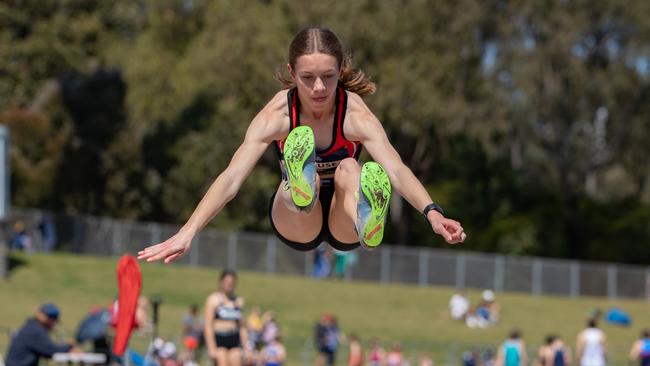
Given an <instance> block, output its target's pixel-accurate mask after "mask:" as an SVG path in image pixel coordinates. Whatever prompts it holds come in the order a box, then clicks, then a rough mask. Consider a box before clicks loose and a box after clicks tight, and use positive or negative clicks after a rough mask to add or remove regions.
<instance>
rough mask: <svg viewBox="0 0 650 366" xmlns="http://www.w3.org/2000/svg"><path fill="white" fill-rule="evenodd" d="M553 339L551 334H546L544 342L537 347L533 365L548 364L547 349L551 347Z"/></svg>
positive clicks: (545, 365)
mask: <svg viewBox="0 0 650 366" xmlns="http://www.w3.org/2000/svg"><path fill="white" fill-rule="evenodd" d="M554 339H555V336H553V335H548V336H546V338H545V339H544V343H543V344H542V345H541V346H539V348H538V349H537V359H536V360H535V363H534V365H536V366H548V365H550V364H549V363H548V362H549V360H550V358H549V349H550V347H551V344H552V343H553V340H554Z"/></svg>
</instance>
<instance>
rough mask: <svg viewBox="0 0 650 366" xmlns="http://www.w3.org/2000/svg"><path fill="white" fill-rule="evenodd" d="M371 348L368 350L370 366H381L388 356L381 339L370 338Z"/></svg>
mask: <svg viewBox="0 0 650 366" xmlns="http://www.w3.org/2000/svg"><path fill="white" fill-rule="evenodd" d="M369 348H370V350H369V351H368V365H369V366H381V365H383V364H384V360H385V358H386V352H384V349H383V348H382V347H381V345H380V344H379V341H378V340H377V339H376V338H373V339H372V340H370V346H369Z"/></svg>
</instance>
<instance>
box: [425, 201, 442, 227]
mask: <svg viewBox="0 0 650 366" xmlns="http://www.w3.org/2000/svg"><path fill="white" fill-rule="evenodd" d="M431 210H436V211H438V212H440V214H441V215H443V216H444V215H445V211H444V210H443V209H442V207H440V205H439V204H437V203H434V202H431V203H429V204H428V205H427V206H426V207H425V208H424V210H422V215H424V219H425V220H427V221H428V222H429V217H428V215H429V212H430V211H431Z"/></svg>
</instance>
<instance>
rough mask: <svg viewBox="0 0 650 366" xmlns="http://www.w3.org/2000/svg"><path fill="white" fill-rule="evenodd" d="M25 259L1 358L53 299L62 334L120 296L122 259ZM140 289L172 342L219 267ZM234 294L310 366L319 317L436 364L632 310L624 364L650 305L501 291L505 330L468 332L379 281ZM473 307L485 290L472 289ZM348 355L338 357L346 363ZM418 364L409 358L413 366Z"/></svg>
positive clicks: (428, 294) (418, 293) (149, 278)
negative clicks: (273, 321) (514, 334)
mask: <svg viewBox="0 0 650 366" xmlns="http://www.w3.org/2000/svg"><path fill="white" fill-rule="evenodd" d="M13 258H14V260H16V261H18V262H22V264H20V265H19V266H17V267H16V268H15V269H14V270H13V271H12V273H11V276H10V277H9V279H8V280H5V281H1V280H0V298H1V299H2V311H0V352H1V353H3V354H4V352H5V350H6V348H7V343H8V337H7V331H6V329H7V328H8V327H9V328H14V329H15V328H17V327H19V326H20V325H21V324H22V322H23V321H24V320H25V318H26V317H28V316H30V315H31V314H32V313H33V312H34V310H35V309H36V308H37V307H38V305H39V304H41V303H43V302H45V301H53V302H56V303H57V304H58V305H59V306H60V307H61V309H62V322H61V324H60V330H66V331H67V332H68V334H70V333H72V331H73V330H74V329H75V328H76V325H77V324H78V321H79V320H80V319H81V318H82V316H83V315H84V314H85V313H86V312H87V311H88V309H90V307H91V306H93V305H106V304H108V303H110V302H111V300H112V299H113V297H114V296H115V295H116V291H117V281H116V276H115V264H116V262H117V259H114V258H98V257H87V256H75V255H69V254H50V255H43V254H33V255H23V254H20V255H14V257H13ZM141 266H142V272H143V293H144V294H145V295H147V296H149V297H151V296H153V295H157V296H160V298H161V299H162V300H163V305H162V307H161V318H162V319H161V324H160V334H161V335H163V336H165V337H168V338H173V337H177V336H178V335H179V333H180V330H181V318H182V314H183V313H184V312H185V310H186V309H187V307H188V306H189V305H190V304H192V303H199V304H200V305H202V304H203V301H204V299H205V297H206V296H207V294H208V293H210V292H211V291H213V290H214V289H215V288H216V286H217V276H218V274H219V269H217V268H214V269H210V268H192V267H184V266H180V265H169V266H165V265H162V264H146V263H144V264H141ZM238 292H239V294H240V295H242V296H243V297H244V298H245V299H246V303H247V304H248V305H259V306H260V307H261V308H262V309H263V310H266V309H272V310H274V311H275V313H276V316H277V319H278V321H279V324H280V326H281V328H282V333H283V336H284V338H285V339H286V341H287V345H288V351H289V353H290V358H291V361H292V362H291V364H301V363H302V362H303V361H304V360H309V363H311V359H312V354H311V353H310V352H313V350H311V349H310V347H311V344H312V343H313V341H312V333H313V326H314V323H315V321H316V320H317V319H318V316H319V314H321V313H322V312H325V311H327V312H331V313H333V314H335V315H336V316H337V317H338V320H339V323H340V326H341V328H342V330H343V331H344V332H356V333H358V334H359V335H360V336H361V338H362V340H363V341H367V340H368V339H369V338H371V337H377V338H379V339H380V340H381V341H382V342H383V343H384V344H388V343H392V342H393V341H400V342H401V343H402V345H403V347H404V348H405V351H406V354H407V356H410V358H411V359H412V360H414V359H415V356H416V355H417V353H418V352H420V351H425V352H428V353H430V354H434V355H435V358H436V363H437V364H439V365H440V364H444V362H445V361H446V360H447V358H448V357H451V356H454V357H458V355H459V352H460V351H462V350H465V349H468V348H470V347H472V346H473V345H478V346H485V345H492V346H496V345H497V344H498V343H500V342H501V340H502V339H503V338H504V337H505V336H506V334H507V332H508V330H509V329H510V328H511V327H513V326H517V327H519V328H520V329H521V330H522V331H523V334H524V339H525V340H526V341H527V344H528V346H529V347H536V346H537V345H539V343H540V342H541V341H542V339H543V337H544V335H545V334H547V333H555V334H560V335H562V336H563V337H564V338H565V339H566V340H567V341H568V342H569V343H570V344H571V345H572V346H573V345H574V342H575V337H576V335H577V333H578V332H579V331H580V329H581V328H582V326H583V324H584V318H585V316H586V314H587V311H588V310H589V309H590V308H593V307H599V308H601V309H603V310H605V309H607V308H609V307H610V306H617V307H620V308H622V309H624V310H625V311H627V312H629V313H630V314H631V315H632V318H633V326H632V327H630V328H620V327H613V326H608V325H604V326H603V329H604V330H605V331H606V333H607V335H608V340H609V343H610V353H611V358H612V361H614V362H613V363H612V364H616V365H626V364H627V361H626V360H625V357H626V354H627V351H628V349H629V347H630V345H631V343H632V342H633V340H634V339H635V338H636V336H637V335H638V333H639V331H640V329H641V328H642V327H644V326H650V312H649V311H648V304H647V303H645V302H642V301H628V300H625V301H623V300H618V301H609V300H606V299H600V298H581V299H568V298H559V297H533V296H528V295H522V294H514V293H506V294H497V301H499V302H500V303H501V305H502V313H501V318H502V321H501V323H500V324H499V325H497V326H495V327H493V328H490V329H485V330H476V329H468V328H467V327H465V326H464V325H463V324H461V323H457V322H454V321H452V320H450V319H449V317H448V315H447V310H446V309H447V302H448V299H449V297H450V296H451V294H452V289H449V288H440V287H428V288H419V287H412V286H403V285H400V286H397V285H395V286H387V285H380V284H375V283H363V282H340V281H334V280H332V281H315V280H311V279H307V278H302V277H293V276H280V275H274V276H271V275H267V274H263V273H252V272H247V273H240V277H239V285H238ZM468 295H469V296H470V299H471V300H472V302H476V301H477V300H478V298H479V291H469V292H468ZM148 337H149V336H148V335H142V336H139V337H136V338H134V341H133V342H132V346H133V347H134V348H136V349H139V350H144V348H145V345H146V341H147V340H148ZM344 357H345V356H344V355H340V356H339V361H340V362H339V364H343V360H344ZM412 363H413V362H412Z"/></svg>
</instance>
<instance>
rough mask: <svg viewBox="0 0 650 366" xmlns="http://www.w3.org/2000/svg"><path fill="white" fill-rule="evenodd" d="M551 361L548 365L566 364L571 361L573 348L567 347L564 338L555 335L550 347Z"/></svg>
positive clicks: (561, 365)
mask: <svg viewBox="0 0 650 366" xmlns="http://www.w3.org/2000/svg"><path fill="white" fill-rule="evenodd" d="M548 352H549V357H547V358H546V359H547V360H549V361H550V362H549V363H547V365H553V366H566V365H568V364H570V363H571V349H570V348H569V347H567V346H566V345H565V344H564V342H563V341H562V338H560V337H558V336H555V337H553V342H551V345H550V347H549V349H548Z"/></svg>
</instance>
